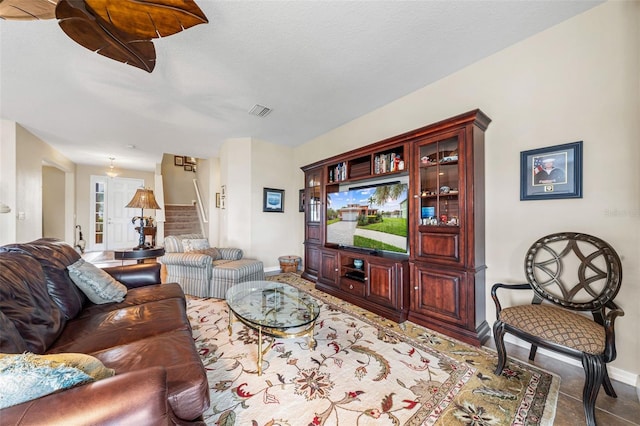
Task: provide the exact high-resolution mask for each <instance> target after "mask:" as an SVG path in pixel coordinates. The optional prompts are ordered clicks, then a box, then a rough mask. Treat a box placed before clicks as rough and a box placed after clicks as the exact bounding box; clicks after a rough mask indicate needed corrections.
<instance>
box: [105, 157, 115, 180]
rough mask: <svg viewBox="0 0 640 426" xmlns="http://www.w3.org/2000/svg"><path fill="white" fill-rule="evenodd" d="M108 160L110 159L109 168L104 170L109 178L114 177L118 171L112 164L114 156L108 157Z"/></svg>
mask: <svg viewBox="0 0 640 426" xmlns="http://www.w3.org/2000/svg"><path fill="white" fill-rule="evenodd" d="M109 160H111V165H110V166H109V170H107V171H106V175H107V176H109V177H111V178H114V177H116V176H118V172H116V167H115V166H114V165H113V160H115V158H114V157H109Z"/></svg>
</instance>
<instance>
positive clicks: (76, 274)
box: [67, 259, 127, 305]
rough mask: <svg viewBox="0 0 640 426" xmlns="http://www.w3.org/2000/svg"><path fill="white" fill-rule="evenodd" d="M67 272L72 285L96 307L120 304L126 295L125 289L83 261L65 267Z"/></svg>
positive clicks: (106, 274) (110, 277) (98, 269)
mask: <svg viewBox="0 0 640 426" xmlns="http://www.w3.org/2000/svg"><path fill="white" fill-rule="evenodd" d="M67 270H68V271H69V276H70V277H71V280H72V281H73V282H74V284H75V285H77V286H78V288H79V289H80V290H82V292H83V293H84V294H86V295H87V297H88V298H89V300H91V301H92V302H93V303H95V304H97V305H99V304H103V303H112V302H122V301H123V300H124V297H125V296H126V295H127V287H125V286H124V285H123V284H122V283H120V282H118V281H117V280H116V279H115V278H113V277H112V276H111V275H109V274H108V273H106V272H105V271H103V270H102V269H100V268H98V267H97V266H95V265H93V264H91V263H89V262H86V261H84V260H83V259H80V260H78V261H77V262H75V263H73V264H72V265H69V266H67Z"/></svg>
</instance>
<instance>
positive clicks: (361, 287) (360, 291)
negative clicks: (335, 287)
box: [340, 277, 366, 297]
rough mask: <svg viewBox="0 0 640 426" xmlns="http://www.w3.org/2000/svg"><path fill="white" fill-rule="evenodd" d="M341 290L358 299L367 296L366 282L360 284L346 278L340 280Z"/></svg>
mask: <svg viewBox="0 0 640 426" xmlns="http://www.w3.org/2000/svg"><path fill="white" fill-rule="evenodd" d="M340 289H341V290H342V291H345V292H347V293H350V294H353V295H354V296H358V297H364V295H365V294H366V288H365V283H364V282H359V281H356V280H352V279H349V278H344V277H343V278H341V279H340Z"/></svg>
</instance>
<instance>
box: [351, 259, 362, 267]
mask: <svg viewBox="0 0 640 426" xmlns="http://www.w3.org/2000/svg"><path fill="white" fill-rule="evenodd" d="M362 265H364V261H363V260H362V259H353V266H355V267H356V269H362Z"/></svg>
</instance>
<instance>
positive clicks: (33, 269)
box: [0, 252, 65, 353]
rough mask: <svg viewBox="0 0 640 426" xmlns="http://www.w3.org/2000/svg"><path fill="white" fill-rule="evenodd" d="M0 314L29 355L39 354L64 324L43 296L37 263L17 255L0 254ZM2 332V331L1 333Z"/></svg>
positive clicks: (50, 302) (45, 286) (59, 314)
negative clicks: (18, 336)
mask: <svg viewBox="0 0 640 426" xmlns="http://www.w3.org/2000/svg"><path fill="white" fill-rule="evenodd" d="M0 271H2V273H0V311H1V312H2V313H3V314H4V315H5V316H6V317H7V319H9V320H10V321H11V322H12V323H13V326H14V327H15V329H16V330H17V332H18V333H20V336H22V339H24V343H25V345H26V349H27V350H29V351H30V352H35V353H43V352H45V351H46V350H47V348H48V347H49V346H50V345H51V344H52V343H53V341H54V340H55V339H56V338H57V337H58V335H59V334H60V332H61V331H62V328H63V326H64V323H65V319H64V316H63V314H62V311H61V310H60V309H59V308H58V306H57V305H56V304H55V303H54V302H53V300H51V298H50V297H49V294H48V293H47V282H46V279H45V277H44V272H43V271H42V268H41V267H40V263H39V262H38V261H37V260H35V259H34V258H32V257H30V256H28V255H25V254H19V253H7V252H4V253H0ZM2 331H3V332H4V328H3V330H2Z"/></svg>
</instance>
